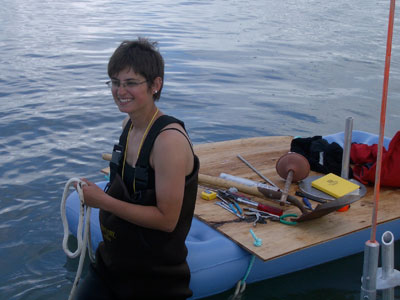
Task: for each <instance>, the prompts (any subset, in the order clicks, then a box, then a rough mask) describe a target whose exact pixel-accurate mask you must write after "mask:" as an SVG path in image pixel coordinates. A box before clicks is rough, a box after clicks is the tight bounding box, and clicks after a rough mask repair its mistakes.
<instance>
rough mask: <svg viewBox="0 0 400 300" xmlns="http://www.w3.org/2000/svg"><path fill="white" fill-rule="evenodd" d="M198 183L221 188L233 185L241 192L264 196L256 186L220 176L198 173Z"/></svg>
mask: <svg viewBox="0 0 400 300" xmlns="http://www.w3.org/2000/svg"><path fill="white" fill-rule="evenodd" d="M199 184H204V185H211V186H218V187H223V188H230V187H235V188H237V189H238V190H239V191H241V192H243V193H246V194H249V195H252V196H256V197H260V198H264V195H263V194H262V193H261V192H259V191H258V189H257V187H256V186H247V185H244V184H240V183H237V182H234V181H230V180H226V179H222V178H219V177H215V176H210V175H205V174H199Z"/></svg>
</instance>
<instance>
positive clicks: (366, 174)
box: [350, 131, 400, 187]
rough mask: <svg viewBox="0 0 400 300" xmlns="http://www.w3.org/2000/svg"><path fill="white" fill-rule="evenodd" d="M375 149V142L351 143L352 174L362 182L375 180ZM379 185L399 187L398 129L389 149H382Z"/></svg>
mask: <svg viewBox="0 0 400 300" xmlns="http://www.w3.org/2000/svg"><path fill="white" fill-rule="evenodd" d="M377 149H378V145H376V144H374V145H371V146H369V145H365V144H356V143H354V144H352V145H351V151H350V159H351V161H352V162H353V163H354V164H355V165H354V166H353V176H354V178H355V179H357V180H358V181H360V182H361V183H363V184H368V183H370V184H372V183H374V182H375V172H376V158H377ZM381 186H391V187H400V131H398V132H397V133H396V135H395V136H394V137H393V138H392V140H391V141H390V144H389V149H388V150H387V151H386V149H385V148H383V149H382V166H381Z"/></svg>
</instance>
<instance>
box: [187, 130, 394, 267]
mask: <svg viewBox="0 0 400 300" xmlns="http://www.w3.org/2000/svg"><path fill="white" fill-rule="evenodd" d="M291 140H292V137H288V136H283V137H282V136H276V137H256V138H249V139H239V140H232V141H225V142H217V143H209V144H200V145H196V146H195V152H196V154H197V155H198V156H199V158H200V164H201V166H200V173H202V174H206V175H211V176H219V174H220V173H222V172H223V173H227V174H231V175H236V176H241V177H245V178H248V179H252V180H257V181H260V177H259V176H258V175H257V174H255V172H253V171H252V170H251V169H250V168H249V167H248V166H246V165H245V164H244V163H243V162H242V161H241V160H239V159H238V158H237V154H240V155H242V156H243V157H244V158H245V159H246V160H247V161H249V162H250V163H251V164H252V165H253V166H254V167H255V168H257V170H258V171H259V172H261V173H262V174H263V175H264V176H266V177H267V178H269V179H270V180H272V181H273V182H274V183H275V184H276V185H278V186H279V187H281V188H283V186H284V180H283V179H282V178H280V177H279V175H278V174H277V173H276V170H275V164H276V162H277V160H278V159H279V158H280V157H281V156H282V155H283V154H285V153H287V152H288V151H289V148H290V142H291ZM311 175H316V173H315V172H311V173H310V176H311ZM297 188H298V186H297V184H292V186H291V189H290V194H291V195H294V193H295V191H296V189H297ZM204 189H205V188H204V187H202V186H200V187H199V193H198V197H197V202H196V208H195V216H196V217H197V218H199V219H200V220H202V221H204V222H205V223H207V224H209V225H210V226H212V227H214V228H216V229H217V230H218V231H220V232H221V233H222V234H224V235H226V236H227V237H229V238H230V239H232V240H233V241H235V242H236V243H237V244H239V245H240V246H241V247H243V248H245V249H247V250H248V251H250V252H251V253H253V254H255V255H257V256H258V257H259V258H261V259H262V260H264V261H267V260H270V259H273V258H277V257H280V256H284V255H286V254H289V253H292V252H295V251H298V250H301V249H304V248H308V247H312V246H314V245H317V244H320V243H324V242H326V241H329V240H332V239H336V238H339V237H341V236H344V235H347V234H350V233H352V232H356V231H359V230H362V229H366V228H368V227H370V226H371V218H372V217H371V215H372V208H373V187H371V186H368V187H367V194H366V195H365V197H363V198H362V199H360V200H359V201H357V202H355V203H353V204H352V205H351V208H350V209H349V210H348V211H346V212H334V213H331V214H329V215H326V216H324V217H321V218H319V219H315V220H310V221H306V222H303V223H298V224H297V225H295V226H290V225H284V224H282V223H279V222H272V221H269V222H268V223H267V224H258V225H257V226H256V227H253V224H252V223H247V222H246V221H241V220H240V219H238V218H237V217H235V216H234V215H232V214H230V213H229V212H228V211H226V210H224V209H222V208H220V207H219V206H217V205H215V204H214V202H215V201H207V200H203V199H202V198H201V197H200V194H201V192H202V191H203V190H204ZM252 198H253V199H254V200H256V201H259V202H263V203H265V204H274V202H270V201H268V200H265V199H263V198H258V197H252ZM312 203H315V202H312ZM316 205H317V204H314V206H316ZM283 209H284V210H285V213H296V214H298V215H299V214H300V211H299V209H298V208H295V207H289V208H288V207H283ZM399 217H400V189H388V188H381V194H380V203H379V212H378V224H381V223H384V222H387V221H391V220H394V219H398V218H399ZM250 228H253V231H254V232H255V234H256V235H257V237H259V238H261V239H262V242H263V244H262V246H261V247H256V246H254V245H253V242H254V239H253V238H252V236H251V235H250V233H249V230H250Z"/></svg>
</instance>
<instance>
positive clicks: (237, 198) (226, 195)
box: [218, 190, 283, 216]
mask: <svg viewBox="0 0 400 300" xmlns="http://www.w3.org/2000/svg"><path fill="white" fill-rule="evenodd" d="M218 194H219V195H220V196H221V197H222V198H228V199H233V200H235V201H237V202H239V203H243V204H247V205H251V206H255V207H257V209H259V210H261V211H265V212H269V213H273V214H275V215H278V216H280V215H282V214H283V210H282V209H280V208H276V207H273V206H269V205H264V204H261V203H258V202H256V201H253V200H251V199H249V198H247V197H244V196H239V195H238V194H237V193H233V192H230V191H225V190H218Z"/></svg>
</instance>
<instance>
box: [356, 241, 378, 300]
mask: <svg viewBox="0 0 400 300" xmlns="http://www.w3.org/2000/svg"><path fill="white" fill-rule="evenodd" d="M378 258H379V243H378V242H377V241H374V242H371V241H367V242H366V243H365V248H364V266H363V276H362V278H361V280H362V285H361V295H360V300H375V299H376V272H377V269H378Z"/></svg>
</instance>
